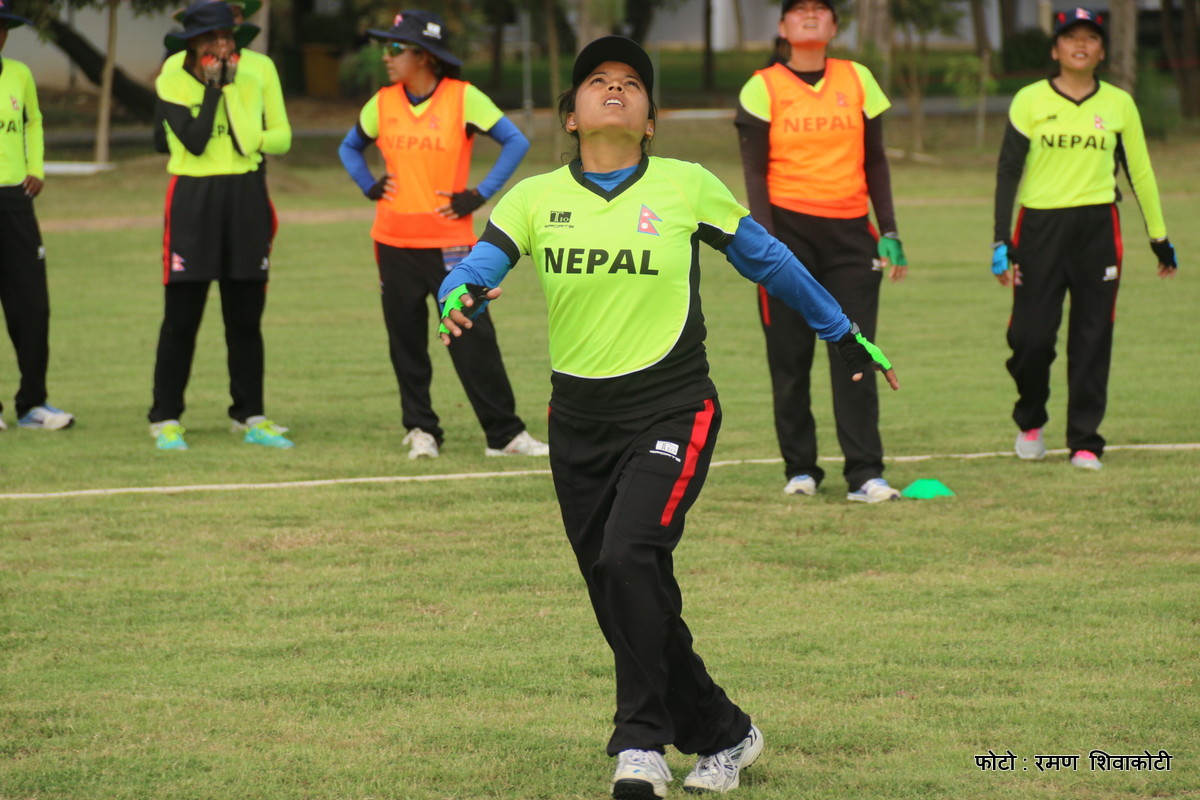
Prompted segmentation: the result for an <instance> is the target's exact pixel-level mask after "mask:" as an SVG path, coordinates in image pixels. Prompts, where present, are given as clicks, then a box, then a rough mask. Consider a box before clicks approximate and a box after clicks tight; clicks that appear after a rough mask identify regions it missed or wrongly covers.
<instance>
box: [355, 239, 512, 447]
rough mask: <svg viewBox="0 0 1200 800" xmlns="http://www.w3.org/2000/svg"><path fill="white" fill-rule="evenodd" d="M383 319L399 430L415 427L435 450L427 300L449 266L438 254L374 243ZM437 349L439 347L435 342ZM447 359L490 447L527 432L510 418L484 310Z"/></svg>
mask: <svg viewBox="0 0 1200 800" xmlns="http://www.w3.org/2000/svg"><path fill="white" fill-rule="evenodd" d="M375 254H376V259H377V260H378V263H379V282H380V288H381V290H382V302H383V321H384V324H385V325H386V326H387V333H388V350H389V352H390V353H391V357H392V369H393V370H394V371H395V373H396V381H397V383H399V385H400V412H401V424H403V425H404V427H405V428H406V429H408V430H411V429H412V428H420V429H421V430H423V431H425V432H426V433H431V434H433V436H434V437H435V438H436V439H437V440H438V443H439V444H440V443H441V442H442V439H443V437H444V431H443V430H442V426H441V423H440V421H439V419H438V415H437V413H436V412H435V411H434V410H433V401H432V399H431V398H430V395H429V388H430V384H431V383H432V382H433V363H432V361H431V360H430V358H429V329H430V321H429V298H430V297H434V299H435V301H436V295H437V290H438V288H439V287H440V286H441V285H442V281H443V280H444V279H445V277H446V272H447V266H446V262H445V259H444V257H443V254H442V251H441V250H440V249H438V248H426V249H419V248H401V247H390V246H388V245H385V244H379V243H376V245H375ZM438 346H439V347H440V346H441V342H438ZM450 360H451V362H453V364H454V370H455V371H456V372H457V373H458V379H459V381H461V382H462V386H463V389H464V390H465V391H466V393H467V400H469V401H470V403H471V408H472V409H474V411H475V417H476V418H477V419H478V420H479V425H480V426H481V427H482V428H483V432H484V435H485V437H486V438H487V444H488V447H492V448H496V449H500V448H502V447H504V446H505V445H506V444H508V443H509V442H511V441H512V439H513V437H514V436H516V435H517V434H518V433H520V432H521V431H523V430H525V423H524V422H522V421H521V418H520V417H518V416H517V414H516V405H517V404H516V400H515V398H514V397H513V390H512V385H511V384H510V383H509V381H508V373H507V372H506V371H505V369H504V360H503V359H502V358H501V356H500V346H499V344H498V343H497V341H496V327H495V325H493V324H492V317H491V314H489V313H488V312H487V311H486V310H485V311H484V312H483V313H482V314H481V315H479V316H478V317H476V318H475V319H474V320H473V325H472V327H471V330H470V331H469V332H468V333H467V334H466V335H465V336H463V337H462V338H459V339H455V340H454V342H453V343H452V344H451V345H450Z"/></svg>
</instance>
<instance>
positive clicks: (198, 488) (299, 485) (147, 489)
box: [0, 442, 1200, 500]
mask: <svg viewBox="0 0 1200 800" xmlns="http://www.w3.org/2000/svg"><path fill="white" fill-rule="evenodd" d="M1105 450H1200V442H1192V443H1186V444H1125V445H1113V446H1111V447H1106V448H1105ZM1068 452H1069V451H1068V450H1047V451H1046V453H1047V455H1065V454H1066V453H1068ZM1012 455H1013V452H1012V451H1011V450H1006V451H1003V452H1001V451H996V452H991V453H934V454H929V455H920V456H889V457H887V458H886V459H884V460H885V461H892V462H896V463H902V464H904V463H914V462H918V461H932V460H934V459H939V458H950V459H975V458H998V457H1005V456H1012ZM821 460H822V461H841V460H842V459H840V458H835V457H825V458H822V459H821ZM782 461H783V459H781V458H740V459H736V460H732V461H714V462H712V465H711V466H712V467H736V466H741V465H743V464H779V463H782ZM549 474H550V470H548V469H522V470H512V471H508V472H459V473H451V474H446V475H388V476H380V477H374V478H326V479H323V480H312V481H280V482H278V483H201V484H194V485H191V486H127V487H123V488H115V489H76V490H73V491H67V492H25V493H10V494H0V500H53V499H56V498H64V497H111V496H114V495H125V494H184V493H188V492H240V491H248V490H254V489H307V488H312V487H320V486H346V485H353V484H372V483H432V482H434V481H465V480H479V479H482V478H523V477H528V476H530V475H549Z"/></svg>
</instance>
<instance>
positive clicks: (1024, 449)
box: [1013, 428, 1046, 461]
mask: <svg viewBox="0 0 1200 800" xmlns="http://www.w3.org/2000/svg"><path fill="white" fill-rule="evenodd" d="M1013 449H1014V450H1016V451H1017V458H1020V459H1024V460H1025V461H1041V460H1042V459H1043V458H1045V457H1046V440H1045V438H1044V437H1043V436H1042V429H1041V428H1030V429H1029V430H1027V431H1021V432H1020V433H1018V434H1017V441H1016V444H1014V445H1013Z"/></svg>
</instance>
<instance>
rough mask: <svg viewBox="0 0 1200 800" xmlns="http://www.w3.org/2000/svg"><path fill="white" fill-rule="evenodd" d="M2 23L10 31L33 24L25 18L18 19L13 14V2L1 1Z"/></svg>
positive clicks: (0, 19)
mask: <svg viewBox="0 0 1200 800" xmlns="http://www.w3.org/2000/svg"><path fill="white" fill-rule="evenodd" d="M0 23H4V27H5V28H7V29H8V30H12V29H13V28H19V27H21V26H22V25H32V24H33V23H32V22H30V21H29V20H27V19H25V18H24V17H18V16H17V15H16V14H14V13H12V0H0Z"/></svg>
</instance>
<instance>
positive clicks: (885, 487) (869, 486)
mask: <svg viewBox="0 0 1200 800" xmlns="http://www.w3.org/2000/svg"><path fill="white" fill-rule="evenodd" d="M846 499H847V500H857V501H858V502H860V503H882V502H884V501H886V500H899V499H900V492H898V491H896V490H895V489H893V488H892V487H891V485H890V484H889V483H888V482H887V481H885V480H884V479H883V478H871V480H869V481H867V482H866V483H864V484H863V485H862V486H861V487H859V490H858V491H857V492H850V493H849V494H848V495H846Z"/></svg>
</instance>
